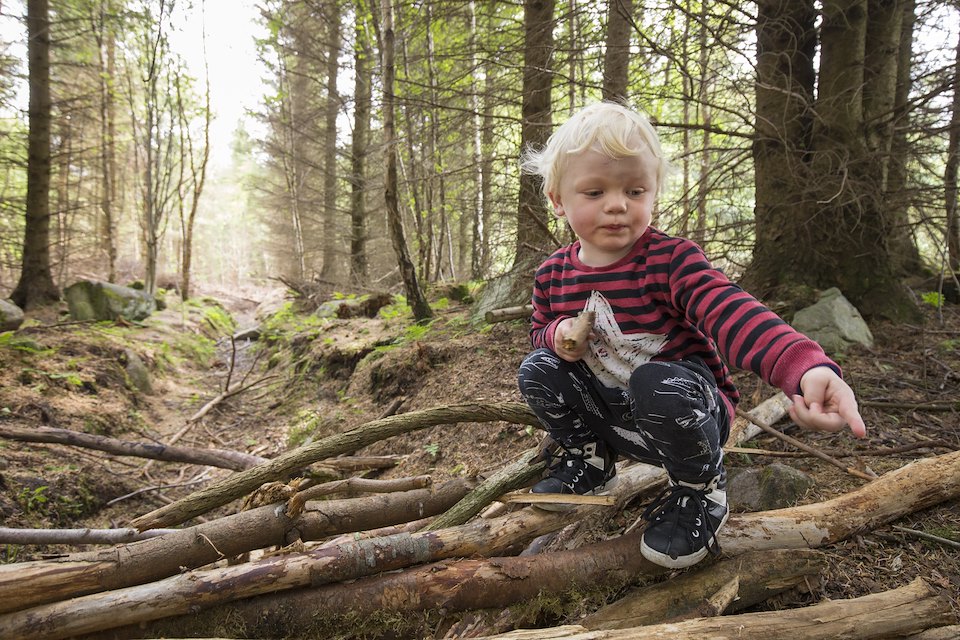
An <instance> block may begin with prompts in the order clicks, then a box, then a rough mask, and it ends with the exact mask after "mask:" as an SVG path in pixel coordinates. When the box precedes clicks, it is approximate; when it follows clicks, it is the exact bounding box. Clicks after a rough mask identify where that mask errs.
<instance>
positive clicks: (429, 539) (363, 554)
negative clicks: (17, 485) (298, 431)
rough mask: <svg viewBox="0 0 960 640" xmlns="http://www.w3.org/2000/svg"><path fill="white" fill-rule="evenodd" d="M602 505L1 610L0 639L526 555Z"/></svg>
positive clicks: (645, 483) (628, 489)
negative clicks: (478, 558)
mask: <svg viewBox="0 0 960 640" xmlns="http://www.w3.org/2000/svg"><path fill="white" fill-rule="evenodd" d="M662 482H663V480H662V473H661V471H660V470H654V469H652V468H650V467H647V466H646V465H636V468H634V467H631V468H629V469H627V470H625V471H624V473H623V474H622V477H621V481H620V483H619V484H618V486H617V487H616V488H615V491H616V492H619V495H620V496H622V497H623V498H624V500H626V499H629V497H630V496H633V495H635V494H636V493H637V492H638V491H640V490H642V489H643V488H644V487H647V488H650V487H655V486H658V485H660V484H662ZM378 497H379V496H378ZM601 508H602V507H582V508H581V509H579V510H576V511H569V512H553V511H543V510H541V509H529V510H524V511H523V512H522V513H520V512H518V513H516V514H510V515H508V516H504V517H502V518H496V519H491V520H475V521H473V522H471V523H469V524H465V525H461V526H459V527H452V528H449V529H443V530H441V531H427V532H418V533H414V534H401V535H396V536H388V537H385V538H376V539H371V540H358V541H354V542H349V543H344V544H342V545H339V546H337V547H331V548H319V549H313V550H309V551H306V552H302V553H296V552H295V553H289V554H283V555H274V556H270V557H265V558H263V559H261V560H258V561H255V562H248V563H244V564H242V565H235V566H228V567H222V568H214V569H207V570H195V571H189V572H186V573H181V574H179V575H176V576H172V577H168V578H165V579H163V580H158V581H156V582H151V583H149V584H141V585H139V586H135V587H127V588H124V589H117V590H114V591H108V592H106V593H94V594H91V595H86V596H82V597H77V598H72V599H70V600H60V601H57V602H52V603H51V604H45V605H40V606H36V607H33V608H31V609H25V610H22V611H14V612H12V613H7V614H4V615H0V638H5V637H11V638H19V639H21V640H26V639H28V638H46V639H48V640H54V639H56V638H68V637H70V636H74V635H79V634H82V633H92V632H95V631H102V630H105V629H110V628H114V627H118V626H121V625H125V624H135V623H141V622H145V621H148V620H155V619H158V618H165V617H169V616H174V615H180V614H184V613H188V612H191V613H195V612H197V611H199V610H201V609H205V608H208V607H211V606H213V605H216V604H221V603H225V602H231V601H233V600H238V599H243V598H249V597H252V596H255V595H260V594H263V593H270V592H274V591H283V590H286V589H293V588H296V587H302V586H306V585H311V584H312V585H320V584H329V583H332V582H341V581H346V580H353V579H357V578H360V577H364V576H368V575H372V574H378V573H382V572H384V571H394V570H397V569H402V568H404V567H408V566H411V565H415V564H422V563H425V562H432V561H435V560H441V559H444V558H452V557H471V556H475V555H502V554H509V553H519V551H520V550H522V549H523V547H524V546H525V545H526V543H527V542H529V541H530V540H532V539H533V538H535V537H537V536H539V535H541V534H543V533H546V532H548V531H553V530H556V529H558V528H560V527H562V526H563V525H564V524H566V523H567V522H568V521H569V520H570V519H573V518H576V517H582V516H583V515H585V514H587V513H590V512H591V510H596V509H601ZM157 539H159V538H157ZM148 542H149V541H148ZM54 584H56V583H54ZM0 602H3V598H0ZM4 604H6V603H4Z"/></svg>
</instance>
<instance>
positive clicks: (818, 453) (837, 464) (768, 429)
mask: <svg viewBox="0 0 960 640" xmlns="http://www.w3.org/2000/svg"><path fill="white" fill-rule="evenodd" d="M737 415H738V416H740V417H741V418H743V419H745V420H749V421H750V422H751V423H753V424H755V425H757V426H758V427H760V428H761V429H763V430H764V431H766V432H767V433H769V434H770V435H772V436H776V437H777V438H780V439H781V440H783V441H784V442H786V443H788V444H791V445H793V446H794V447H796V448H798V449H802V450H804V451H806V452H807V453H809V454H812V455H814V456H816V457H817V458H820V459H821V460H823V461H825V462H829V463H830V464H832V465H833V466H835V467H837V468H838V469H843V470H844V471H846V472H847V473H849V474H850V475H852V476H856V477H858V478H862V479H864V480H876V478H877V476H876V475H872V476H871V475H869V474H866V473H864V472H863V471H860V470H859V469H854V468H853V467H848V466H847V465H845V464H843V463H842V462H840V461H839V460H837V459H836V458H834V457H832V456H828V455H827V454H825V453H824V452H823V451H820V450H819V449H817V448H815V447H811V446H810V445H808V444H804V443H802V442H800V441H799V440H797V439H796V438H792V437H790V436H788V435H787V434H785V433H782V432H780V431H779V430H777V429H774V428H773V427H771V426H770V425H768V424H766V423H764V422H763V421H762V420H759V419H758V418H755V417H753V416H751V415H750V414H749V413H747V412H746V411H743V410H742V409H737Z"/></svg>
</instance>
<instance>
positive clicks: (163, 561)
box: [0, 479, 471, 612]
mask: <svg viewBox="0 0 960 640" xmlns="http://www.w3.org/2000/svg"><path fill="white" fill-rule="evenodd" d="M470 488H471V483H470V482H469V481H467V480H464V479H455V480H451V481H449V482H446V483H444V484H443V485H441V486H439V487H436V488H434V489H420V490H416V491H410V492H408V493H405V494H384V495H377V496H371V497H367V498H356V499H349V500H327V501H324V502H316V503H312V502H308V503H307V505H306V506H307V509H306V511H304V512H303V513H302V514H300V515H299V516H298V517H297V518H289V517H287V516H286V515H285V513H284V511H285V506H284V505H283V504H282V503H280V504H274V505H267V506H263V507H259V508H256V509H252V510H250V511H243V512H241V513H237V514H234V515H231V516H227V517H225V518H220V519H218V520H213V521H211V522H208V523H204V524H201V525H197V526H195V527H190V528H188V529H180V530H177V531H175V532H174V533H170V534H167V535H165V536H160V537H157V538H151V539H149V540H144V541H142V542H137V543H131V544H126V545H121V546H118V547H116V548H114V549H110V550H99V551H92V552H86V553H77V554H72V555H70V556H67V557H65V558H55V559H50V560H37V561H34V562H24V563H17V564H4V565H0V612H8V611H15V610H17V609H24V608H27V607H31V606H36V605H38V604H43V603H47V602H56V601H58V600H65V599H68V598H73V597H77V596H80V595H84V594H89V593H96V592H99V591H109V590H111V589H120V588H123V587H129V586H133V585H138V584H144V583H147V582H151V581H154V580H160V579H162V578H166V577H168V576H172V575H174V574H176V573H178V572H180V571H182V570H183V569H185V568H186V569H192V568H196V567H201V566H203V565H206V564H208V563H211V562H215V561H217V560H219V559H221V558H223V557H233V556H237V555H240V554H243V553H246V552H248V551H252V550H254V549H261V548H264V547H269V546H274V545H287V544H290V543H291V542H294V541H295V540H304V541H307V540H320V539H323V538H326V537H328V536H332V535H337V534H339V533H346V532H354V531H360V530H366V529H373V528H376V527H380V526H384V525H388V524H396V523H398V522H403V521H405V520H412V519H419V518H421V517H423V516H428V515H436V514H438V513H443V512H445V511H446V510H447V509H449V508H450V507H451V506H453V505H454V504H455V503H456V502H457V501H458V500H460V499H461V498H462V497H463V496H464V495H466V494H467V492H468V491H469V490H470Z"/></svg>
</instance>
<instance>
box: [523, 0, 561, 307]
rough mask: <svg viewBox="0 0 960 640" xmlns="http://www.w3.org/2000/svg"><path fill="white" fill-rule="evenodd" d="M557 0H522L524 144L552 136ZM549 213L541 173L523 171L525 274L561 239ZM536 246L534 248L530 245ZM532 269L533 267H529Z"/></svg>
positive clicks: (526, 289) (540, 143)
mask: <svg viewBox="0 0 960 640" xmlns="http://www.w3.org/2000/svg"><path fill="white" fill-rule="evenodd" d="M553 9H554V0H524V3H523V28H524V49H523V89H522V95H523V104H522V106H521V122H520V146H521V148H526V147H528V146H531V147H542V146H543V145H544V144H545V143H546V141H547V138H549V137H550V131H551V128H552V117H551V100H550V98H551V95H550V93H551V88H552V85H553V74H552V73H551V71H550V56H551V53H552V51H553V28H554V18H553ZM548 221H549V215H548V214H547V208H546V203H545V201H544V197H543V192H542V191H541V189H540V185H539V179H538V178H537V177H536V176H532V175H529V174H526V173H524V174H522V175H521V176H520V201H519V206H518V209H517V248H516V256H515V258H514V267H520V268H521V269H522V271H523V272H524V273H523V274H521V275H523V276H527V275H529V276H530V277H531V278H532V276H533V269H534V268H536V264H534V265H533V267H532V268H529V269H528V268H527V265H528V264H529V263H531V261H535V262H536V263H537V264H539V262H540V261H541V260H542V259H543V257H544V256H543V255H542V253H541V252H540V251H538V249H539V250H544V251H551V250H552V249H553V248H554V247H555V245H556V243H555V241H554V240H553V239H552V237H551V236H552V234H551V233H550V231H549V226H548ZM531 247H533V249H531ZM526 271H529V273H526ZM529 290H530V286H529V283H528V282H525V283H524V287H523V291H524V293H525V294H526V295H527V296H528V295H529Z"/></svg>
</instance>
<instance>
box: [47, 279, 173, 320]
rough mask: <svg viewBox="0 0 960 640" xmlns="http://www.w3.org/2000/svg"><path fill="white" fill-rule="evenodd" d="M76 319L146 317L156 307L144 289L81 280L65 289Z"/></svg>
mask: <svg viewBox="0 0 960 640" xmlns="http://www.w3.org/2000/svg"><path fill="white" fill-rule="evenodd" d="M63 295H64V297H65V298H66V299H67V306H68V307H69V308H70V317H71V318H73V319H74V320H116V319H117V318H121V317H122V318H124V319H125V320H134V321H137V320H143V319H144V318H146V317H147V316H149V315H150V314H151V313H153V312H154V311H156V310H157V303H156V300H154V298H153V296H150V295H148V294H147V293H146V292H144V291H138V290H136V289H132V288H130V287H123V286H120V285H118V284H113V283H110V282H100V281H98V280H79V281H77V282H75V283H73V284H72V285H70V286H69V287H67V288H66V289H64V291H63Z"/></svg>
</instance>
